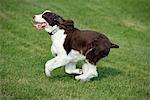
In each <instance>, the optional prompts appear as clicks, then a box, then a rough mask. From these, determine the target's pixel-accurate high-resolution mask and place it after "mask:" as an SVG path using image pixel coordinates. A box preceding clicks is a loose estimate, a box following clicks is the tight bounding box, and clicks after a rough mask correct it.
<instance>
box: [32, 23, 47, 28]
mask: <svg viewBox="0 0 150 100" xmlns="http://www.w3.org/2000/svg"><path fill="white" fill-rule="evenodd" d="M34 26H35V27H36V28H37V29H39V30H40V29H43V28H44V27H46V26H47V23H44V22H43V23H37V24H34Z"/></svg>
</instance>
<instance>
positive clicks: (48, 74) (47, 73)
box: [45, 68, 51, 77]
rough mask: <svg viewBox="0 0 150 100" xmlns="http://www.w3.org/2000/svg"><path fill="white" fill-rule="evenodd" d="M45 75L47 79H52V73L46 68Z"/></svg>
mask: <svg viewBox="0 0 150 100" xmlns="http://www.w3.org/2000/svg"><path fill="white" fill-rule="evenodd" d="M45 74H46V76H47V77H50V76H51V73H50V71H49V70H48V69H46V68H45Z"/></svg>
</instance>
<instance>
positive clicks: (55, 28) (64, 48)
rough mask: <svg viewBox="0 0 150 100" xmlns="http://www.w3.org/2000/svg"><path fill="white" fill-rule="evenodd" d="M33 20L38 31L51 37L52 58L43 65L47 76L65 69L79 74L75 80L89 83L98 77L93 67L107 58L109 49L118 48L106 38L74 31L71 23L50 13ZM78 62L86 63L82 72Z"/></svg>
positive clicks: (96, 33)
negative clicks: (42, 31)
mask: <svg viewBox="0 0 150 100" xmlns="http://www.w3.org/2000/svg"><path fill="white" fill-rule="evenodd" d="M33 19H34V20H35V22H36V24H34V26H35V27H36V28H37V29H45V30H46V31H47V32H48V33H49V34H50V35H51V40H52V46H51V52H52V54H53V56H54V58H53V59H51V60H48V61H47V62H46V64H45V73H46V75H47V76H50V73H51V71H52V70H54V69H56V68H58V67H61V66H64V65H65V72H66V73H68V74H79V75H77V76H75V79H76V80H81V81H88V80H90V79H91V78H93V77H97V76H98V73H97V70H96V63H97V62H98V61H99V60H100V59H102V58H104V57H106V56H107V55H108V54H109V51H110V49H111V48H119V46H118V45H116V44H113V43H111V42H110V41H109V39H108V38H107V37H106V36H105V35H103V34H101V33H99V32H95V31H90V30H79V29H77V28H75V27H74V22H73V21H72V20H65V19H63V18H62V17H60V16H59V15H57V14H55V13H53V12H51V11H49V10H46V11H44V12H43V13H42V14H39V15H34V16H33ZM80 60H84V61H85V63H84V64H83V66H82V70H81V69H77V68H76V63H77V62H78V61H80Z"/></svg>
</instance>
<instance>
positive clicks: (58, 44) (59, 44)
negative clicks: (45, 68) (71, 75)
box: [51, 31, 66, 55]
mask: <svg viewBox="0 0 150 100" xmlns="http://www.w3.org/2000/svg"><path fill="white" fill-rule="evenodd" d="M62 32H63V31H59V32H57V33H55V34H54V35H52V36H51V40H52V46H51V52H52V54H53V55H66V51H65V49H64V47H63V44H64V41H65V38H66V34H63V33H62Z"/></svg>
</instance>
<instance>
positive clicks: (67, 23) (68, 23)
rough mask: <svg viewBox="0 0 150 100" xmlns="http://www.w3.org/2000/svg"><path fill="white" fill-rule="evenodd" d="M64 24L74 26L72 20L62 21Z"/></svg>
mask: <svg viewBox="0 0 150 100" xmlns="http://www.w3.org/2000/svg"><path fill="white" fill-rule="evenodd" d="M64 24H65V25H66V26H74V22H73V21H72V20H65V21H64Z"/></svg>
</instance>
